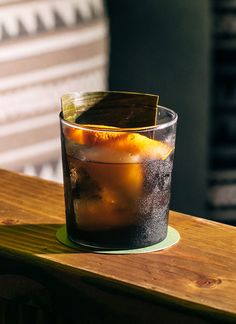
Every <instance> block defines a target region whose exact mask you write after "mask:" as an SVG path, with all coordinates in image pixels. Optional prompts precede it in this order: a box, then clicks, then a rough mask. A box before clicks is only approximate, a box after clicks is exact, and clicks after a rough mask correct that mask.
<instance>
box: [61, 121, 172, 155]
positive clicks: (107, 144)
mask: <svg viewBox="0 0 236 324" xmlns="http://www.w3.org/2000/svg"><path fill="white" fill-rule="evenodd" d="M86 126H87V125H86ZM89 127H91V130H87V129H78V128H71V127H70V128H69V127H68V128H65V130H64V134H65V136H66V137H67V138H68V139H70V140H73V141H75V142H77V143H78V144H81V145H86V146H88V147H93V146H95V147H96V148H109V149H112V150H113V151H116V152H120V153H128V154H130V155H140V156H141V157H143V158H152V159H158V160H165V159H166V158H167V157H168V156H169V155H170V153H171V152H172V151H173V148H174V147H173V146H171V145H169V144H167V143H164V142H162V141H158V140H153V139H150V138H148V137H146V136H144V135H141V134H138V133H128V132H119V131H117V132H115V131H113V132H112V131H109V128H113V129H115V128H114V127H109V126H92V125H89ZM99 128H103V129H104V128H107V129H108V130H107V131H99Z"/></svg>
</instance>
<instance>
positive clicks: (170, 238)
mask: <svg viewBox="0 0 236 324" xmlns="http://www.w3.org/2000/svg"><path fill="white" fill-rule="evenodd" d="M56 237H57V239H58V241H59V242H61V243H62V244H64V245H66V246H68V247H71V248H74V249H77V250H81V251H88V252H93V253H101V254H138V253H147V252H155V251H160V250H163V249H167V248H169V247H171V246H173V245H175V244H176V243H178V241H179V240H180V235H179V232H178V231H177V230H176V229H174V228H173V227H171V226H168V231H167V236H166V238H165V239H164V240H163V241H162V242H160V243H156V244H153V245H150V246H147V247H144V248H139V249H129V250H128V249H127V250H125V249H124V250H102V249H93V248H87V247H85V246H83V245H79V244H76V243H74V242H72V241H70V240H69V239H68V237H67V233H66V225H64V226H62V227H61V228H59V230H58V231H57V233H56Z"/></svg>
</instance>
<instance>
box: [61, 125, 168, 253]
mask: <svg viewBox="0 0 236 324" xmlns="http://www.w3.org/2000/svg"><path fill="white" fill-rule="evenodd" d="M71 134H73V136H72V135H71ZM136 135H137V136H136ZM89 136H93V138H89ZM103 136H104V134H99V135H96V134H93V135H91V134H81V133H79V131H78V130H75V131H73V132H72V133H71V130H69V131H68V129H67V130H65V129H64V132H63V134H62V137H63V140H62V143H64V145H62V153H63V163H64V168H63V169H64V183H65V201H66V214H67V231H68V236H69V238H70V239H71V240H73V241H75V242H78V243H80V244H84V245H88V246H95V247H98V248H137V247H144V246H148V245H150V244H155V243H157V242H159V241H162V240H163V239H164V238H165V237H166V234H167V224H168V211H169V200H170V184H171V171H172V162H173V148H170V147H169V146H168V145H167V146H166V145H164V144H163V143H162V142H158V141H155V140H153V139H149V138H147V137H145V136H143V135H139V134H132V133H131V134H126V135H125V136H126V137H124V138H123V137H122V136H123V134H115V135H114V134H112V135H110V134H109V132H108V134H106V135H105V137H104V138H105V139H104V138H103ZM135 141H136V142H137V141H138V142H139V144H137V143H136V142H135ZM123 142H124V143H123ZM91 143H92V145H91ZM137 145H138V146H137ZM145 145H146V146H145ZM135 146H137V147H135ZM148 146H149V147H148ZM157 147H158V149H157ZM160 152H161V153H160Z"/></svg>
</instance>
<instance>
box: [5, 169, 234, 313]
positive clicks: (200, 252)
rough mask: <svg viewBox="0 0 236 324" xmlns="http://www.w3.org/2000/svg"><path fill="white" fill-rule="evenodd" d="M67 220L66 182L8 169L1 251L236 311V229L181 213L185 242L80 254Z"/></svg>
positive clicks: (176, 223)
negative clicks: (68, 238) (141, 250)
mask: <svg viewBox="0 0 236 324" xmlns="http://www.w3.org/2000/svg"><path fill="white" fill-rule="evenodd" d="M64 223H65V216H64V197H63V187H62V185H60V184H57V183H54V182H50V181H45V180H42V179H39V178H36V177H29V176H24V175H21V174H17V173H13V172H9V171H5V170H0V256H1V254H2V255H3V254H8V255H10V256H15V255H18V257H21V258H24V259H27V258H28V259H31V260H32V259H33V260H35V261H36V260H37V262H40V263H42V264H45V265H47V264H50V265H51V266H52V265H54V266H55V267H57V266H62V267H66V268H67V269H71V271H73V272H74V273H78V275H81V274H82V275H83V274H89V275H90V276H95V277H100V278H103V279H107V280H109V281H113V282H115V283H116V284H117V283H118V284H119V285H121V286H129V287H131V288H132V287H133V288H135V289H137V291H140V293H142V292H145V293H148V294H149V293H150V294H152V296H154V297H155V296H157V297H158V298H162V297H163V298H168V299H169V300H175V301H176V300H177V301H178V302H179V303H182V304H192V305H194V306H196V307H199V308H203V309H207V310H210V311H213V312H216V313H217V312H218V313H219V314H226V315H227V314H230V315H233V316H236V294H235V291H236V228H235V227H232V226H228V225H224V224H220V223H216V222H211V221H207V220H205V219H201V218H198V217H192V216H189V215H184V214H181V213H177V212H173V211H171V212H170V225H171V226H173V227H174V228H176V229H177V230H178V231H179V233H180V235H181V240H180V241H179V243H178V244H177V245H175V246H173V247H171V248H169V249H167V250H164V251H159V252H152V253H147V254H133V255H105V254H93V253H84V252H78V251H76V250H74V249H72V248H68V247H66V246H63V245H62V244H61V243H59V242H58V241H57V239H56V236H55V234H56V231H57V230H58V229H59V228H60V227H61V226H62V225H63V224H64Z"/></svg>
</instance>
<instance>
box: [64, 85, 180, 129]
mask: <svg viewBox="0 0 236 324" xmlns="http://www.w3.org/2000/svg"><path fill="white" fill-rule="evenodd" d="M99 92H103V93H120V94H122V93H125V94H134V95H135V94H136V95H147V96H153V97H154V96H156V95H154V94H146V93H138V92H125V91H97V93H99ZM90 93H96V91H95V92H69V93H66V94H64V95H67V94H74V95H75V94H78V95H79V94H83V95H86V94H90ZM156 97H157V96H156ZM62 98H63V96H62ZM156 108H158V109H162V110H164V111H166V112H168V113H169V114H170V120H169V121H167V122H164V123H162V124H158V125H150V126H143V127H124V128H123V127H117V128H115V127H114V128H112V127H111V126H108V125H107V127H105V126H104V125H96V124H94V125H93V124H77V123H75V122H71V121H68V120H66V119H64V117H63V112H62V111H61V112H60V113H59V117H60V120H61V121H62V122H63V123H64V124H66V125H67V126H69V127H73V128H77V129H82V130H86V131H96V132H104V131H106V132H107V131H109V132H133V131H138V132H143V131H153V130H160V129H165V128H167V127H170V126H172V125H174V124H175V123H176V122H177V120H178V114H177V113H176V112H175V111H174V110H172V109H170V108H167V107H165V106H162V105H157V106H156ZM154 109H155V108H154ZM96 126H100V127H99V128H96Z"/></svg>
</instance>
